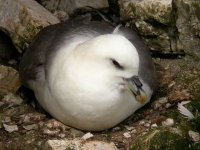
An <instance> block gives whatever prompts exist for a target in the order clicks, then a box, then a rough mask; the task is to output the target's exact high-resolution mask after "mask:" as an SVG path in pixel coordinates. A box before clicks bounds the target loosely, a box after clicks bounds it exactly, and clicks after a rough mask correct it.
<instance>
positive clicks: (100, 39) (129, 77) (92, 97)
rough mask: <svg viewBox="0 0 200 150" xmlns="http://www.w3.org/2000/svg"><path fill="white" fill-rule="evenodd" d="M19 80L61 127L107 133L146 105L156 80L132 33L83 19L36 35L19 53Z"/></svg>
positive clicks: (147, 56)
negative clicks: (21, 55)
mask: <svg viewBox="0 0 200 150" xmlns="http://www.w3.org/2000/svg"><path fill="white" fill-rule="evenodd" d="M19 72H20V79H21V81H22V83H23V85H24V86H26V87H28V88H30V89H32V90H33V91H34V94H35V96H36V99H37V100H38V102H39V104H40V105H41V106H42V107H43V108H44V109H45V110H46V111H47V112H48V113H50V114H51V115H52V116H53V117H54V118H56V119H58V120H60V121H61V122H63V123H64V124H66V125H69V126H72V127H75V128H78V129H81V130H88V131H100V130H104V129H108V128H111V127H113V126H115V125H117V124H118V123H120V122H121V121H123V120H124V119H126V118H127V117H129V116H130V115H131V114H133V113H134V112H135V111H136V110H137V109H139V108H140V107H142V106H143V105H145V104H146V103H148V102H149V101H150V98H151V96H152V93H153V92H154V90H155V87H156V82H155V81H156V75H155V69H154V65H153V62H152V59H151V56H150V53H149V49H148V47H147V46H145V44H144V43H143V41H142V39H141V38H140V37H139V36H138V34H137V33H136V32H135V31H133V30H131V29H128V28H125V27H123V26H117V27H113V26H112V25H109V24H107V23H103V22H100V21H90V20H89V19H88V18H87V17H80V18H76V19H70V20H68V21H66V22H64V23H59V24H56V25H51V26H48V27H46V28H44V29H43V30H41V31H40V32H39V34H38V35H37V36H36V37H35V39H34V40H33V42H32V43H31V44H30V45H29V47H28V49H27V50H26V52H25V53H24V56H23V57H22V60H21V63H20V69H19Z"/></svg>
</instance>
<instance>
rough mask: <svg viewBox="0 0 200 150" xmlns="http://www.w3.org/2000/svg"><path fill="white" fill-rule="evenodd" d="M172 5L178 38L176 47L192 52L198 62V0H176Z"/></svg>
mask: <svg viewBox="0 0 200 150" xmlns="http://www.w3.org/2000/svg"><path fill="white" fill-rule="evenodd" d="M174 5H175V8H176V17H177V19H176V27H177V30H178V39H179V42H178V43H177V47H178V48H179V49H183V50H184V51H185V52H186V53H190V54H192V55H193V57H194V58H195V59H197V63H198V61H199V60H200V17H199V8H200V1H199V0H176V1H174ZM199 64H200V63H199ZM197 66H198V65H197Z"/></svg>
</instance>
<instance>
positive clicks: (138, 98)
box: [136, 91, 147, 104]
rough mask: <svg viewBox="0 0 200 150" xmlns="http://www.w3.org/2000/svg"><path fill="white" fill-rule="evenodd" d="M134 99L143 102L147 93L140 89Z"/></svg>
mask: <svg viewBox="0 0 200 150" xmlns="http://www.w3.org/2000/svg"><path fill="white" fill-rule="evenodd" d="M136 100H137V101H138V102H139V103H141V104H144V103H145V102H146V101H147V95H146V93H145V92H144V91H140V95H136Z"/></svg>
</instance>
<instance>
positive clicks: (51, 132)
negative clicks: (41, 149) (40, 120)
mask: <svg viewBox="0 0 200 150" xmlns="http://www.w3.org/2000/svg"><path fill="white" fill-rule="evenodd" d="M59 133H60V130H59V129H56V130H49V129H47V128H44V129H43V134H46V135H49V136H55V135H58V134H59Z"/></svg>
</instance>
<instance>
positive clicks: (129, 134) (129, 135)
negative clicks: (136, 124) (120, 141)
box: [123, 132, 131, 139]
mask: <svg viewBox="0 0 200 150" xmlns="http://www.w3.org/2000/svg"><path fill="white" fill-rule="evenodd" d="M123 135H124V137H125V138H127V139H128V138H130V137H131V133H130V132H125V133H124V134H123Z"/></svg>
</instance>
